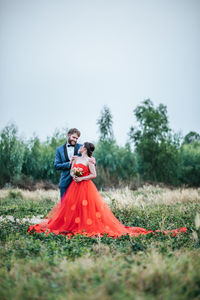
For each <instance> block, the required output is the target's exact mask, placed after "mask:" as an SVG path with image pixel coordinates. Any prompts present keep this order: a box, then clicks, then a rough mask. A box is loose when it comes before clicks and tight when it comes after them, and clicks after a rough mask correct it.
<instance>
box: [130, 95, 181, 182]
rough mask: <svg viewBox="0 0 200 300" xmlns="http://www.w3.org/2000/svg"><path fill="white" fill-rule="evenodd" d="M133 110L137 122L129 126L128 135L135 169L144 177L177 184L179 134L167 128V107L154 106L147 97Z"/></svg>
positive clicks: (161, 105)
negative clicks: (134, 125) (136, 166)
mask: <svg viewBox="0 0 200 300" xmlns="http://www.w3.org/2000/svg"><path fill="white" fill-rule="evenodd" d="M134 114H135V116H136V119H137V121H138V123H139V125H138V127H131V129H130V132H129V136H130V139H131V141H133V142H134V144H135V148H136V154H137V158H138V171H139V173H140V174H141V176H142V178H143V179H144V180H151V181H158V182H166V183H171V184H177V182H178V179H177V170H178V148H179V143H180V141H179V137H178V136H176V135H172V133H171V129H170V128H169V123H168V117H167V108H166V106H165V105H163V104H160V105H159V106H158V107H157V108H155V107H154V105H153V102H152V101H151V100H150V99H146V100H144V101H143V102H142V104H141V105H139V106H137V107H136V109H135V110H134Z"/></svg>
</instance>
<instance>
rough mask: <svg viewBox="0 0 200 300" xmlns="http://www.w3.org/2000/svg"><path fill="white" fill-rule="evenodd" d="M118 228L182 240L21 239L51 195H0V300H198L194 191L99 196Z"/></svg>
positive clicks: (197, 197) (54, 197) (198, 226)
mask: <svg viewBox="0 0 200 300" xmlns="http://www.w3.org/2000/svg"><path fill="white" fill-rule="evenodd" d="M101 194H102V196H103V197H104V199H105V200H106V202H107V203H108V204H109V206H110V207H111V209H112V211H113V212H114V214H115V215H116V217H117V218H118V219H120V220H121V222H122V223H123V224H126V225H133V226H141V227H145V228H148V229H154V230H155V229H163V230H166V229H173V228H177V227H182V226H186V227H187V228H188V233H185V234H181V235H178V236H176V237H171V236H166V235H163V234H161V233H160V234H157V235H151V234H150V235H147V236H143V237H131V238H130V237H129V236H123V237H121V238H118V239H113V238H109V237H106V236H104V237H102V238H87V237H83V236H81V235H78V236H75V237H73V238H72V239H71V240H68V239H67V238H66V237H64V236H54V235H53V234H49V235H48V236H46V235H45V234H42V233H40V234H33V235H29V234H27V229H28V226H29V225H30V224H33V223H37V222H38V221H39V220H40V218H42V217H43V216H44V215H45V214H46V213H47V212H48V211H49V210H50V209H51V208H52V207H53V205H54V204H55V203H56V202H57V201H59V192H58V191H42V190H38V191H35V192H27V191H22V190H0V215H1V226H0V240H1V242H0V256H1V260H0V268H1V269H0V299H2V300H8V299H9V300H11V299H15V300H21V299H23V300H24V299H25V300H26V299H27V300H29V299H30V300H32V299H33V300H36V299H45V300H46V299H50V300H51V299H52V300H53V299H58V300H64V299H69V300H71V299H73V300H74V299H77V300H79V299H80V300H82V299H83V300H84V299H91V300H93V299H94V300H99V299H120V300H121V299H133V300H134V299H138V300H139V299H170V300H171V299H173V300H174V299H181V300H182V299H183V300H184V299H200V251H199V248H200V219H199V213H200V189H176V190H169V189H163V188H160V187H152V186H145V187H144V188H141V189H138V190H137V191H131V190H129V189H128V188H127V189H123V190H110V191H106V192H101Z"/></svg>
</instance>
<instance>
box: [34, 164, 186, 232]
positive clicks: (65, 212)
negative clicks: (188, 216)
mask: <svg viewBox="0 0 200 300" xmlns="http://www.w3.org/2000/svg"><path fill="white" fill-rule="evenodd" d="M74 166H76V167H77V166H78V167H81V168H82V169H83V171H84V174H83V175H82V176H87V175H89V174H90V172H89V169H88V167H87V166H85V165H83V164H80V163H78V164H74ZM63 198H64V199H62V202H61V201H59V202H58V203H57V204H56V205H55V206H54V207H53V209H52V210H51V211H50V212H49V213H48V214H47V216H46V217H45V218H44V219H43V220H42V222H41V223H39V224H35V225H30V226H29V229H28V233H32V232H38V233H39V232H46V234H48V233H50V232H52V233H54V234H56V235H57V234H63V235H68V236H71V235H76V234H78V233H79V234H83V235H87V236H103V235H104V234H107V235H108V236H111V237H119V236H122V235H126V234H129V235H130V236H138V235H139V234H142V235H144V234H149V233H151V232H152V233H153V230H146V229H144V228H141V227H127V226H124V225H123V224H121V223H120V222H119V221H118V220H117V219H116V218H115V216H114V215H113V213H112V211H111V210H110V208H109V207H108V205H107V204H106V202H105V201H104V199H103V198H102V197H101V195H100V193H99V192H98V190H97V188H96V186H95V184H94V183H93V182H92V181H91V180H87V181H86V180H83V181H81V182H79V183H76V182H75V181H72V183H71V184H70V186H69V188H68V190H67V192H66V193H65V195H64V196H63ZM186 231H187V228H186V227H182V228H178V229H175V230H171V231H170V232H172V233H173V235H176V234H177V233H178V232H186ZM165 233H167V232H165Z"/></svg>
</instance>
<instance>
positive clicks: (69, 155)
mask: <svg viewBox="0 0 200 300" xmlns="http://www.w3.org/2000/svg"><path fill="white" fill-rule="evenodd" d="M68 145H70V144H69V143H67V144H66V148H67V154H68V157H69V160H71V159H72V157H73V156H74V147H68Z"/></svg>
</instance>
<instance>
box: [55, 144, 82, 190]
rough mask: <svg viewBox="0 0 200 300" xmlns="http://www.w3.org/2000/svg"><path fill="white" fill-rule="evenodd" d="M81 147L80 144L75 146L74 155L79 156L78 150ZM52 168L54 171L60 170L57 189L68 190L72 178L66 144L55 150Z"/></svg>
mask: <svg viewBox="0 0 200 300" xmlns="http://www.w3.org/2000/svg"><path fill="white" fill-rule="evenodd" d="M81 146H82V145H81V144H76V145H75V147H74V155H78V156H81V154H78V150H79V149H80V147H81ZM54 168H55V169H56V170H62V173H61V177H60V182H59V187H65V188H68V186H69V185H70V183H71V182H72V177H71V175H70V170H71V164H70V160H69V157H68V153H67V149H66V144H64V145H61V146H60V147H58V148H56V155H55V161H54Z"/></svg>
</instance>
